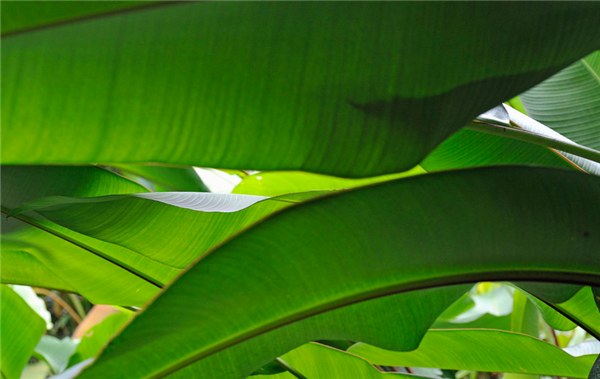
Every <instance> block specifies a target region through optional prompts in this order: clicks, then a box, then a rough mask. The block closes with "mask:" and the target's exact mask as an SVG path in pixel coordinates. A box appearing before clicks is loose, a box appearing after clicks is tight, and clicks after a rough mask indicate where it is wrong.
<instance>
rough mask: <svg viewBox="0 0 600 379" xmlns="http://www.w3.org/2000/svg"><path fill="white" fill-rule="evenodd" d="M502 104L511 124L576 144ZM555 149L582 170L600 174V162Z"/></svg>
mask: <svg viewBox="0 0 600 379" xmlns="http://www.w3.org/2000/svg"><path fill="white" fill-rule="evenodd" d="M503 106H504V107H505V108H506V110H507V111H508V114H509V116H510V122H511V123H512V124H514V125H517V126H518V127H520V128H522V129H524V130H526V131H528V132H533V133H536V134H539V135H542V136H545V137H549V138H552V139H554V140H556V141H559V142H564V143H567V144H569V145H575V146H577V145H578V144H576V143H574V142H573V141H571V140H570V139H568V138H566V137H565V136H563V135H561V134H559V133H557V132H555V131H554V130H552V129H550V128H548V127H547V126H545V125H543V124H541V123H539V122H537V121H536V120H534V119H532V118H531V117H529V116H527V115H524V114H523V113H521V112H519V111H517V110H515V109H513V108H511V107H509V106H507V105H503ZM556 151H557V152H558V153H559V154H560V155H563V156H564V157H565V158H566V159H568V160H569V161H571V162H573V163H574V164H575V165H577V166H578V167H580V168H581V169H582V170H585V171H586V172H589V173H590V174H594V175H600V163H598V162H594V161H591V160H589V159H585V158H582V157H579V156H577V155H574V154H570V153H565V152H561V151H558V150H556ZM596 153H597V152H596Z"/></svg>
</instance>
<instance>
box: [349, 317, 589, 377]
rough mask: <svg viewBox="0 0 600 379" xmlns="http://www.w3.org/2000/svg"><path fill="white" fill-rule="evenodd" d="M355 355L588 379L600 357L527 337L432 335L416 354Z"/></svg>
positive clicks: (368, 349) (363, 351)
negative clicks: (575, 355)
mask: <svg viewBox="0 0 600 379" xmlns="http://www.w3.org/2000/svg"><path fill="white" fill-rule="evenodd" d="M349 351H350V352H351V353H353V354H357V355H359V356H361V357H363V358H365V359H367V360H369V361H371V362H373V363H376V364H381V365H387V366H416V367H439V368H443V369H451V370H473V371H490V372H512V373H521V374H538V375H549V376H566V377H571V378H586V377H587V375H588V372H589V371H590V368H591V367H592V364H593V362H594V360H595V359H596V356H595V355H587V356H582V357H573V356H572V355H570V354H568V353H567V352H565V351H562V350H561V349H560V348H558V347H556V346H554V345H551V344H549V343H547V342H544V341H542V340H539V339H537V338H535V337H532V336H529V335H527V334H521V333H516V332H510V331H505V330H491V329H489V330H486V329H460V330H430V331H429V332H427V334H425V337H424V338H423V341H422V342H421V345H419V348H418V349H417V350H415V351H410V352H394V351H388V350H383V349H379V348H376V347H373V346H369V345H366V344H363V343H359V344H356V345H354V346H352V347H351V348H350V349H349Z"/></svg>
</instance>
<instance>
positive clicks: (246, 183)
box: [232, 166, 425, 196]
mask: <svg viewBox="0 0 600 379" xmlns="http://www.w3.org/2000/svg"><path fill="white" fill-rule="evenodd" d="M424 173H425V170H423V169H422V168H421V167H420V166H416V167H415V168H413V169H411V170H409V171H405V172H401V173H398V174H390V175H383V176H376V177H373V178H365V179H345V178H338V177H335V176H328V175H320V174H312V173H309V172H301V171H274V172H259V173H257V174H254V175H248V176H246V177H244V178H243V179H242V181H241V182H240V183H239V184H238V185H237V186H236V187H235V188H234V189H233V191H232V193H234V194H246V195H260V196H279V195H284V194H289V193H294V192H306V191H315V190H317V191H318V190H321V191H323V190H327V191H331V190H341V189H348V188H356V187H361V186H365V185H368V184H375V183H382V182H387V181H390V180H394V179H400V178H405V177H409V176H414V175H420V174H424Z"/></svg>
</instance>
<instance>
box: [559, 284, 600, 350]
mask: <svg viewBox="0 0 600 379" xmlns="http://www.w3.org/2000/svg"><path fill="white" fill-rule="evenodd" d="M550 305H551V306H552V307H553V308H554V309H556V310H557V311H559V312H561V313H562V314H564V315H565V316H567V317H568V318H569V319H571V320H572V321H573V322H575V323H576V324H577V325H579V326H581V327H582V328H583V329H585V330H586V331H587V332H588V333H590V334H591V335H593V336H594V337H595V338H596V339H600V312H598V308H597V307H596V306H595V304H594V296H593V293H592V290H591V288H590V287H584V288H582V289H581V290H579V292H577V294H576V295H575V296H573V297H572V298H571V299H569V300H567V301H566V302H564V303H559V304H550Z"/></svg>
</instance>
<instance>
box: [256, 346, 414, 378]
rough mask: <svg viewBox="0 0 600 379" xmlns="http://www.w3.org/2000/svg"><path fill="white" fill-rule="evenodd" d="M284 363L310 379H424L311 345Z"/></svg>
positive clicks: (272, 376)
mask: <svg viewBox="0 0 600 379" xmlns="http://www.w3.org/2000/svg"><path fill="white" fill-rule="evenodd" d="M282 358H283V360H284V361H285V362H286V363H288V364H290V365H291V366H292V367H293V368H294V369H296V370H297V371H298V372H299V373H300V374H302V375H304V376H305V377H306V378H310V379H349V378H360V379H381V378H390V379H395V378H396V379H410V378H413V379H418V378H423V377H422V376H414V375H407V374H390V373H383V372H381V371H379V370H377V369H376V368H375V367H373V366H372V365H371V364H370V363H369V362H367V361H366V360H364V359H361V358H359V357H357V356H354V355H352V354H348V353H345V352H343V351H340V350H337V349H332V348H330V347H327V346H324V345H321V344H317V343H308V344H306V345H302V346H300V347H298V348H297V349H294V350H292V351H290V352H289V353H287V354H285V355H284V356H283V357H282ZM253 378H256V379H259V378H260V379H294V378H297V377H296V376H293V375H291V374H290V373H282V374H277V375H269V376H266V375H260V376H254V377H253Z"/></svg>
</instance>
